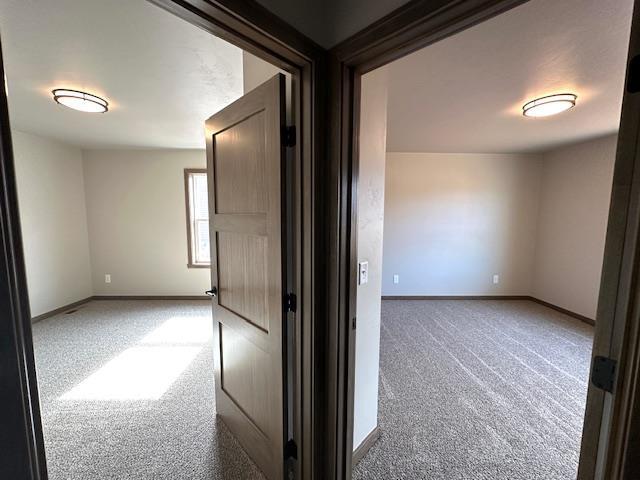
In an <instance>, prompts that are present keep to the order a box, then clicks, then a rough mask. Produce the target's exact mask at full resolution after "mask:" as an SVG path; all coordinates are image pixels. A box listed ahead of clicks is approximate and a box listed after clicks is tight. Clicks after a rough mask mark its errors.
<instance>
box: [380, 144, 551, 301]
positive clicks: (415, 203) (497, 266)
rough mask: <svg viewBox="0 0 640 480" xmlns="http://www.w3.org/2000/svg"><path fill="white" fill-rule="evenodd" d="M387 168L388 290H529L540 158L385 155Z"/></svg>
mask: <svg viewBox="0 0 640 480" xmlns="http://www.w3.org/2000/svg"><path fill="white" fill-rule="evenodd" d="M386 172H387V173H386V178H387V180H386V195H385V226H384V267H383V281H382V294H383V295H528V294H529V293H530V291H531V285H532V272H533V261H534V253H535V238H536V223H537V218H538V193H539V189H540V172H541V160H540V158H539V157H538V156H535V155H525V154H519V155H515V154H514V155H507V154H438V153H388V154H387V171H386ZM394 274H397V275H399V279H400V282H399V283H398V284H394V283H393V275H394ZM494 274H498V275H499V276H500V283H498V284H497V285H496V284H494V283H493V281H492V280H493V275H494Z"/></svg>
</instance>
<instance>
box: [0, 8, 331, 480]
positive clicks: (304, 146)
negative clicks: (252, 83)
mask: <svg viewBox="0 0 640 480" xmlns="http://www.w3.org/2000/svg"><path fill="white" fill-rule="evenodd" d="M149 1H150V2H152V3H154V4H156V5H158V6H160V7H162V8H164V9H166V10H168V11H169V12H171V13H173V14H175V15H176V16H178V17H180V18H182V19H184V20H185V21H188V22H190V23H192V24H193V25H196V26H198V27H200V28H202V29H204V30H206V31H208V32H210V33H212V34H213V35H215V36H217V37H219V38H222V39H224V40H226V41H228V42H230V43H232V44H234V45H236V46H238V47H240V48H242V49H244V50H246V51H248V52H250V53H252V54H253V55H256V56H258V57H260V58H262V59H263V60H266V61H268V62H270V63H272V64H274V65H276V66H277V67H279V68H281V69H282V70H285V71H287V72H289V73H291V76H292V85H293V88H292V102H293V108H292V110H293V111H292V113H293V120H294V123H295V125H296V128H297V129H298V134H297V139H298V140H297V142H296V146H295V158H296V159H297V161H296V162H294V164H295V166H294V170H295V171H294V177H295V185H294V194H293V195H294V218H295V220H294V224H295V225H294V234H293V235H294V245H295V247H294V248H295V257H296V262H295V263H296V264H297V275H296V279H295V290H296V292H295V293H296V294H297V312H296V317H297V319H296V328H295V329H294V337H295V339H294V342H295V345H296V346H297V349H296V352H295V365H296V366H295V372H294V377H295V379H294V381H293V389H294V391H295V394H294V404H295V410H296V414H295V415H294V438H295V440H296V443H297V461H294V462H293V464H294V465H293V468H294V471H295V472H296V477H297V478H305V479H306V478H309V479H311V478H318V479H324V478H329V477H328V476H327V475H326V474H325V473H324V472H325V471H326V470H327V464H326V461H325V459H324V458H322V452H323V450H324V449H323V442H322V439H324V438H326V437H327V436H329V433H328V432H329V431H330V430H328V429H331V428H332V427H331V425H330V424H328V423H327V422H326V420H325V418H324V416H323V415H322V412H323V411H324V410H325V409H326V407H325V405H326V404H327V402H328V401H329V396H328V395H327V394H326V393H325V392H326V390H325V389H324V387H323V384H322V383H323V377H322V376H321V375H317V374H313V373H314V372H323V371H324V367H323V365H322V364H321V362H323V361H324V358H323V357H322V356H320V355H318V354H317V352H319V351H320V352H321V351H324V350H323V349H322V344H321V343H319V342H322V341H323V339H324V338H325V336H326V335H325V333H324V328H325V324H326V322H322V321H318V320H317V319H318V318H321V317H322V315H324V314H325V310H324V308H323V307H322V308H316V303H317V302H315V301H314V299H315V298H316V297H317V295H318V293H319V294H320V295H323V294H324V292H323V291H322V290H321V287H322V285H323V284H324V276H323V272H324V269H322V268H320V267H322V258H323V257H324V255H322V253H321V249H322V248H323V247H324V246H326V242H325V240H324V236H325V230H324V229H322V228H317V227H316V224H317V222H318V218H320V217H319V216H318V209H317V205H318V204H321V203H322V199H321V198H320V192H321V190H320V189H318V188H317V185H318V182H319V181H321V180H320V179H321V178H322V176H321V175H318V172H319V171H322V169H321V167H322V165H323V163H324V162H323V161H322V159H323V158H324V156H325V149H324V146H323V145H324V142H323V141H322V135H323V129H322V123H323V120H324V112H325V109H324V93H323V91H324V90H325V89H324V87H322V85H323V83H322V79H323V77H324V75H325V73H324V69H325V64H326V62H325V57H326V52H325V51H324V50H323V49H322V48H320V47H319V46H318V45H316V44H315V43H314V42H313V41H311V40H309V39H307V38H306V37H305V36H303V35H302V34H300V33H298V32H297V31H296V30H294V29H293V28H291V27H290V26H288V25H287V24H286V23H284V22H283V21H282V20H280V19H279V18H278V17H276V16H275V15H273V14H271V13H270V12H269V11H268V10H266V9H265V8H263V7H261V6H260V5H258V4H257V3H256V2H253V1H251V0H245V1H241V2H239V1H233V0H217V1H212V0H149ZM0 52H1V45H0ZM4 73H5V72H4V64H3V63H2V57H1V53H0V74H1V75H2V76H1V77H0V78H4ZM319 86H320V87H319ZM0 121H1V124H0V134H1V136H0V182H1V185H2V191H1V195H0V246H1V247H2V250H1V252H2V255H1V257H0V342H1V343H0V345H1V346H2V348H1V349H0V425H2V428H0V477H2V478H15V479H21V480H22V479H25V480H26V479H28V480H32V479H33V480H45V479H46V478H48V477H47V467H46V459H45V451H44V442H43V434H42V424H41V418H40V406H39V398H38V389H37V378H36V371H35V362H34V355H33V342H32V335H31V315H30V311H29V299H28V293H27V284H26V276H25V268H24V257H23V250H22V238H21V231H20V220H19V212H18V201H17V193H16V182H15V169H14V159H13V151H12V144H11V131H10V126H9V114H8V104H7V95H6V91H5V89H4V88H0ZM318 261H320V264H321V265H320V267H319V266H318Z"/></svg>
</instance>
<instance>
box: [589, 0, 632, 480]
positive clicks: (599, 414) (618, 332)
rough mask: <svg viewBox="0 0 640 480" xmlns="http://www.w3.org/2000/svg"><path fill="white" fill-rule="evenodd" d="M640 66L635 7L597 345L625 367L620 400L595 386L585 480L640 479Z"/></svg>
mask: <svg viewBox="0 0 640 480" xmlns="http://www.w3.org/2000/svg"><path fill="white" fill-rule="evenodd" d="M639 60H640V1H639V0H635V1H634V11H633V21H632V27H631V37H630V42H629V54H628V59H627V74H626V79H625V89H624V96H623V100H622V117H621V119H620V130H619V133H618V146H617V152H616V162H615V167H614V174H613V189H612V193H611V204H610V207H609V224H608V226H607V238H606V243H605V255H604V264H603V269H602V280H601V289H600V298H599V302H598V312H597V316H596V319H597V321H596V327H595V328H596V332H595V341H594V345H593V355H594V356H595V355H603V356H607V357H610V358H612V359H614V360H616V361H617V367H616V370H617V372H616V380H615V385H614V394H613V395H611V394H609V393H605V392H603V391H602V390H598V389H597V388H595V387H594V386H593V385H592V384H591V385H589V391H588V395H587V405H586V416H585V424H584V428H583V431H584V432H585V433H586V435H583V438H582V449H581V452H580V467H579V472H578V478H590V477H589V476H588V475H589V474H590V472H591V470H592V469H593V470H596V471H597V472H598V474H600V475H601V476H602V478H607V479H608V478H625V479H626V478H629V479H631V478H639V475H640V466H639V465H638V458H639V457H640V418H639V416H638V410H637V409H636V406H637V405H638V398H640V315H639V312H640V283H639V282H638V280H639V279H640V91H639V90H638V88H637V85H638V74H639V73H640V71H639V70H638V61H639ZM611 324H613V328H610V325H611ZM596 419H600V421H599V422H596Z"/></svg>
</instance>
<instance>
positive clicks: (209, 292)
mask: <svg viewBox="0 0 640 480" xmlns="http://www.w3.org/2000/svg"><path fill="white" fill-rule="evenodd" d="M204 293H206V294H207V295H209V296H210V297H217V296H218V289H217V288H216V287H211V290H207V291H206V292H204Z"/></svg>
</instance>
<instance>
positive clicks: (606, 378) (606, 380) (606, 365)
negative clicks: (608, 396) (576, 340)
mask: <svg viewBox="0 0 640 480" xmlns="http://www.w3.org/2000/svg"><path fill="white" fill-rule="evenodd" d="M615 378H616V361H615V360H614V359H612V358H608V357H601V356H596V357H594V358H593V366H592V367H591V383H593V384H594V385H595V386H596V387H598V388H599V389H601V390H604V391H605V392H609V393H613V383H614V380H615Z"/></svg>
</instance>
